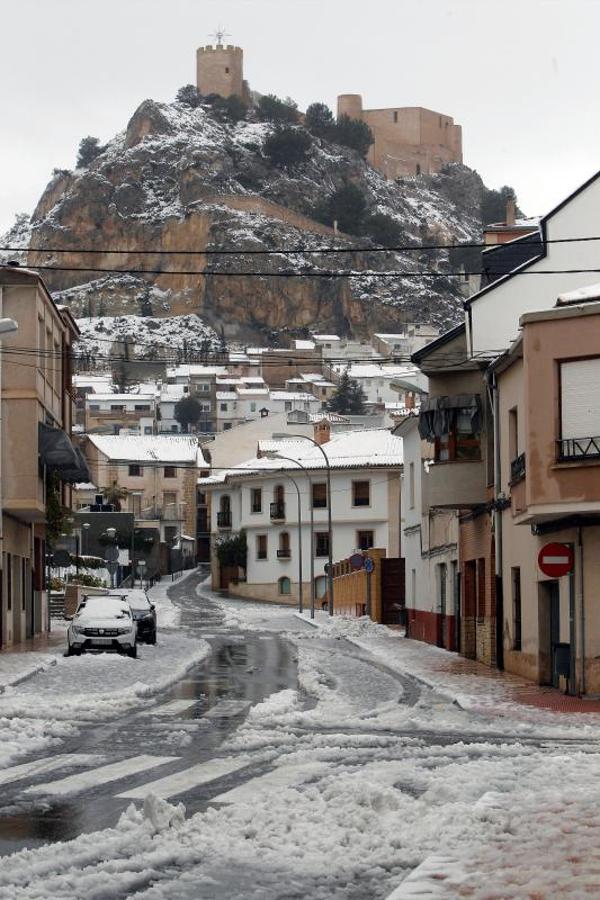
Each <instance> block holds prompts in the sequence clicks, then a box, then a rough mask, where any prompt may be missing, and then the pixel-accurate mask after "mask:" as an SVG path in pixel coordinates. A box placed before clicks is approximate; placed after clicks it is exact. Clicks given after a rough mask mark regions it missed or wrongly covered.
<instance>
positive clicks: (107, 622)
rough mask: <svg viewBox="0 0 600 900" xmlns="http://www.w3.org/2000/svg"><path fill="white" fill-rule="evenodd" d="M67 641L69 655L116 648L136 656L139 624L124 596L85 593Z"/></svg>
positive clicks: (68, 631)
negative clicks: (89, 594)
mask: <svg viewBox="0 0 600 900" xmlns="http://www.w3.org/2000/svg"><path fill="white" fill-rule="evenodd" d="M67 642H68V648H67V655H68V656H74V655H79V654H80V653H83V652H85V651H86V650H105V651H106V650H113V651H116V652H120V653H126V654H127V655H128V656H131V657H133V658H134V659H135V657H136V656H137V626H136V623H135V620H134V618H133V614H132V612H131V609H130V607H129V604H128V603H127V601H126V600H125V599H123V598H122V597H115V596H112V597H111V596H107V595H98V596H86V597H84V598H83V600H82V602H81V604H80V606H79V609H78V610H77V612H76V614H75V616H74V617H73V619H72V621H71V624H70V625H69V628H68V630H67Z"/></svg>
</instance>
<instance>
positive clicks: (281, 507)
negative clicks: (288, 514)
mask: <svg viewBox="0 0 600 900" xmlns="http://www.w3.org/2000/svg"><path fill="white" fill-rule="evenodd" d="M271 519H272V521H273V522H282V521H284V520H285V503H284V502H283V501H281V500H276V501H275V503H271Z"/></svg>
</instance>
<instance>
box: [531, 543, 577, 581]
mask: <svg viewBox="0 0 600 900" xmlns="http://www.w3.org/2000/svg"><path fill="white" fill-rule="evenodd" d="M538 566H539V567H540V569H541V570H542V572H543V573H544V575H547V576H548V577H549V578H562V576H563V575H568V574H569V572H571V571H572V570H573V548H572V547H569V545H568V544H546V545H545V546H544V547H542V549H541V550H540V552H539V553H538Z"/></svg>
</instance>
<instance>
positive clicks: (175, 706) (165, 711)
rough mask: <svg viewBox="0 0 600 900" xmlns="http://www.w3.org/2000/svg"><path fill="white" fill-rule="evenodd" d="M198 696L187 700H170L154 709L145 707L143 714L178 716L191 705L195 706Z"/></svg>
mask: <svg viewBox="0 0 600 900" xmlns="http://www.w3.org/2000/svg"><path fill="white" fill-rule="evenodd" d="M196 703H198V698H197V697H193V698H191V699H190V698H188V699H187V700H170V701H169V702H168V703H163V704H162V705H161V706H153V707H152V709H145V710H144V712H143V713H141V715H143V716H177V715H179V713H182V712H185V710H186V709H189V708H190V706H195V705H196Z"/></svg>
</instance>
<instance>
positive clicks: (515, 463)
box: [510, 453, 525, 484]
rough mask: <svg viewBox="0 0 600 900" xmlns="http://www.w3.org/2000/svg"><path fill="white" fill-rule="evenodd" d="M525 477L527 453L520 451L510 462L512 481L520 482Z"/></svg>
mask: <svg viewBox="0 0 600 900" xmlns="http://www.w3.org/2000/svg"><path fill="white" fill-rule="evenodd" d="M524 478H525V454H524V453H520V454H519V455H518V456H517V457H515V459H513V460H512V462H511V464H510V483H511V484H518V483H519V481H523V479H524Z"/></svg>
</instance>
